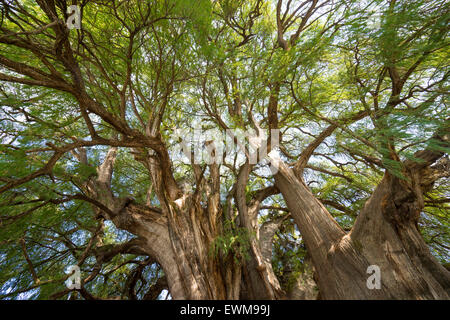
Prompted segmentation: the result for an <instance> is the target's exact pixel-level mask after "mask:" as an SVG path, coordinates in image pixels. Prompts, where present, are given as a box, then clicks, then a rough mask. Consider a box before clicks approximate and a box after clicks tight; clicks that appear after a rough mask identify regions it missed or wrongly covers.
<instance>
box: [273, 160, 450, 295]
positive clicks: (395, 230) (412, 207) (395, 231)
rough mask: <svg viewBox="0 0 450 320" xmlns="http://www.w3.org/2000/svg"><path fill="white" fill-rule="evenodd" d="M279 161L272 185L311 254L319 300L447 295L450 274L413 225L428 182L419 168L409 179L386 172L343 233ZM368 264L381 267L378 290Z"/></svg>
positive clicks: (449, 287) (304, 187) (292, 172)
mask: <svg viewBox="0 0 450 320" xmlns="http://www.w3.org/2000/svg"><path fill="white" fill-rule="evenodd" d="M275 161H276V160H275ZM277 165H278V168H279V170H278V173H277V174H276V176H275V181H276V186H277V187H278V188H279V189H280V191H281V193H282V194H283V197H284V199H285V200H286V203H287V206H288V208H289V210H290V211H291V214H292V216H293V218H294V220H295V222H296V223H297V225H298V227H299V230H300V233H301V234H302V237H303V239H304V241H305V244H306V247H307V249H308V252H309V253H310V254H311V257H312V261H313V264H314V267H315V270H316V272H317V275H318V286H319V290H320V297H321V298H322V299H449V297H450V272H449V271H447V270H446V269H445V268H444V267H443V266H442V265H440V264H439V262H438V261H437V260H436V259H435V258H434V257H433V256H432V255H431V254H430V252H429V249H428V247H427V245H426V244H425V242H424V240H423V238H422V237H421V235H420V233H419V231H418V228H417V220H418V218H419V214H420V212H421V210H422V209H423V196H422V194H423V192H425V191H426V190H427V188H430V185H431V184H432V182H431V183H430V181H426V178H424V177H425V176H426V175H425V173H424V172H423V171H416V172H418V173H417V174H415V175H413V174H411V175H410V177H411V179H410V180H411V181H413V182H412V183H409V182H407V181H403V180H401V179H399V178H396V177H393V176H392V175H390V174H389V173H386V174H385V176H384V178H383V179H382V181H381V182H380V184H379V185H378V187H377V188H376V190H375V191H374V193H373V195H372V196H371V198H370V199H369V200H368V201H367V203H366V205H365V207H364V209H363V210H362V212H361V213H360V215H359V217H358V218H357V221H356V222H355V226H354V228H353V230H352V231H351V232H350V233H347V234H346V233H345V232H344V231H343V230H342V229H341V228H340V227H339V225H338V224H337V223H336V222H335V220H334V219H333V218H332V217H331V216H330V214H329V213H328V212H327V210H326V209H325V207H324V206H323V205H322V204H321V203H320V202H319V201H318V200H317V199H316V198H315V197H314V196H313V194H312V193H311V192H310V191H309V190H308V188H307V187H306V186H305V185H304V183H303V182H302V181H301V180H300V179H298V177H297V176H296V175H295V174H294V171H293V170H292V169H290V168H288V167H287V166H286V165H285V164H284V163H283V162H281V161H280V160H278V163H277ZM419 173H420V175H419ZM414 177H421V180H420V181H419V180H418V179H414ZM371 265H376V266H378V267H379V268H380V276H381V278H380V280H381V287H380V289H377V288H373V289H369V287H368V285H367V282H368V278H369V277H370V276H371V274H368V273H367V271H368V267H369V266H371ZM369 281H370V280H369Z"/></svg>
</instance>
